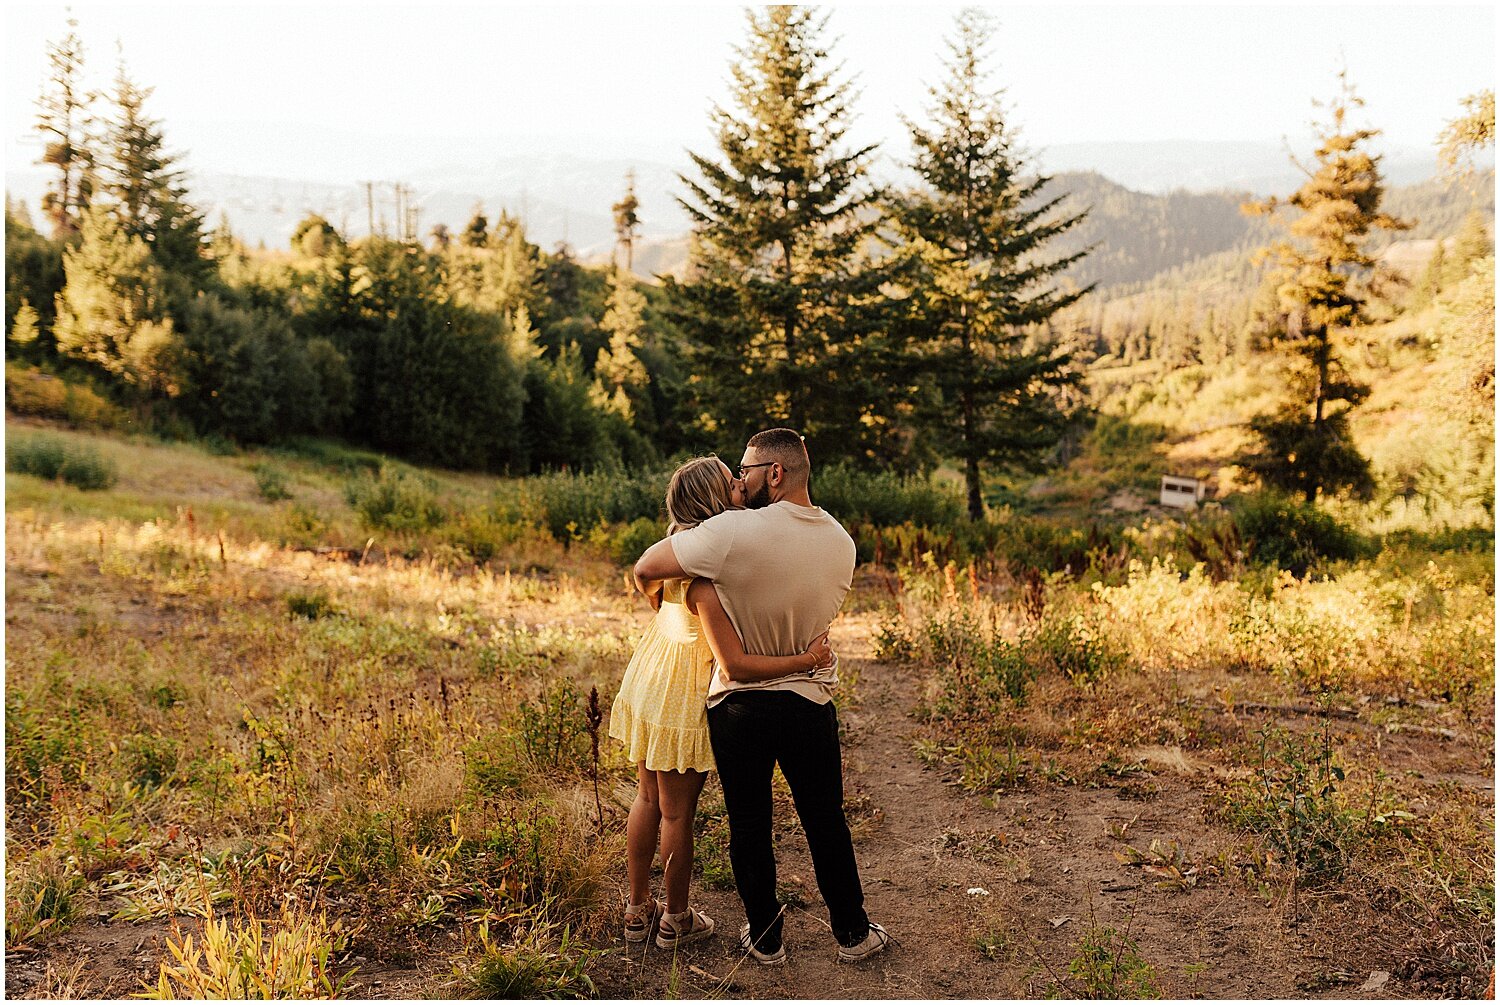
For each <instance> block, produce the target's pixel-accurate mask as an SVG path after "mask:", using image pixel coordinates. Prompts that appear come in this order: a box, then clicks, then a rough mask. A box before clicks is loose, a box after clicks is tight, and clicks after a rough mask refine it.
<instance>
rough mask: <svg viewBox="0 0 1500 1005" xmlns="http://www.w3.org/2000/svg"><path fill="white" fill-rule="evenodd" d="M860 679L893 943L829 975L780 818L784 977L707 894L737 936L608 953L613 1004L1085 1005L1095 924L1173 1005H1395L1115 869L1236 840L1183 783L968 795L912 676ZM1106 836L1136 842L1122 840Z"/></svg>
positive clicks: (874, 911) (1293, 950)
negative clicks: (1063, 1004)
mask: <svg viewBox="0 0 1500 1005" xmlns="http://www.w3.org/2000/svg"><path fill="white" fill-rule="evenodd" d="M843 651H845V650H841V652H843ZM852 662H853V666H854V668H855V669H856V670H857V671H858V674H859V684H858V687H857V688H856V689H855V695H856V696H855V697H854V699H853V700H848V701H846V703H844V704H842V705H841V713H840V714H841V717H842V721H843V725H844V730H845V761H846V787H847V790H848V791H847V803H848V804H849V805H850V806H851V807H854V811H853V812H851V822H852V826H853V829H854V831H855V835H856V851H857V854H858V856H859V862H860V870H861V874H862V877H863V879H864V884H865V894H866V901H867V907H868V909H869V912H870V915H871V917H872V918H873V919H874V920H877V921H880V922H881V923H883V924H884V925H885V926H886V927H887V928H888V929H889V930H890V931H891V933H892V934H893V935H895V936H896V938H897V939H898V940H899V941H900V946H899V947H898V948H895V949H894V950H892V951H891V952H889V953H887V954H883V955H881V956H879V957H876V958H874V959H872V960H870V961H868V962H866V963H864V964H860V965H854V966H850V965H838V964H837V963H836V962H835V959H834V955H835V951H836V947H835V943H834V941H833V939H832V936H831V934H830V933H829V931H828V928H827V924H826V912H825V911H824V910H823V907H822V904H821V901H820V899H819V898H818V895H817V889H816V885H815V884H814V883H813V881H812V869H811V864H810V859H809V857H808V854H807V846H806V844H805V842H804V841H803V840H802V836H801V833H800V830H798V829H797V828H796V826H795V819H794V817H793V816H792V815H791V813H790V812H789V811H788V812H786V813H781V812H780V810H779V811H778V814H779V815H778V819H777V827H778V832H777V838H778V849H779V851H778V861H779V863H780V878H781V880H782V882H783V883H784V884H789V885H790V886H791V888H793V889H800V890H803V891H805V897H804V899H805V901H806V905H805V907H803V908H795V909H793V910H792V911H791V916H790V918H789V921H788V923H787V926H786V936H785V939H786V946H787V952H788V957H789V960H788V965H787V966H786V967H785V968H784V969H776V968H763V967H760V966H758V965H755V964H754V963H753V962H748V961H742V959H741V954H740V953H738V952H736V951H734V934H735V933H736V932H737V931H738V928H739V925H740V924H741V923H742V921H743V917H744V915H743V912H742V910H741V908H740V905H739V903H738V900H737V898H736V897H735V895H734V893H733V892H732V891H729V892H715V891H711V890H710V891H701V892H695V897H696V898H697V899H698V902H699V903H701V905H702V907H703V909H705V910H706V911H707V912H708V913H709V914H710V915H712V916H713V917H714V918H715V919H716V920H717V922H718V924H719V927H720V930H721V931H722V932H724V933H725V935H724V936H722V937H720V936H716V937H714V938H713V939H710V940H708V941H707V942H705V943H702V944H700V945H696V946H690V947H686V948H684V949H683V950H681V951H680V953H679V956H678V958H677V959H675V960H674V958H673V955H672V954H671V953H668V952H664V951H659V950H656V949H654V948H651V949H647V950H645V951H642V950H640V949H635V950H632V951H631V952H630V953H629V954H628V955H627V954H626V953H624V952H612V953H610V954H609V955H608V957H607V958H606V960H605V961H604V962H603V964H602V965H601V966H600V968H599V969H598V971H597V972H596V980H597V981H598V983H599V991H600V994H601V996H602V997H617V998H662V997H684V998H696V997H703V996H708V995H712V994H714V993H715V992H717V993H718V994H719V995H721V996H726V997H739V998H1041V997H1048V996H1056V995H1059V994H1060V995H1061V996H1062V997H1075V996H1077V995H1079V994H1081V993H1082V991H1083V987H1082V985H1081V984H1080V983H1079V982H1078V981H1077V980H1070V979H1069V973H1068V962H1069V960H1070V959H1072V958H1074V957H1075V956H1076V955H1077V954H1078V952H1079V950H1078V943H1079V940H1080V939H1082V938H1083V937H1084V935H1085V933H1086V932H1088V931H1089V930H1090V929H1091V928H1094V927H1103V926H1111V927H1113V928H1115V929H1116V930H1117V931H1127V930H1128V932H1129V934H1130V936H1131V937H1132V938H1134V939H1136V940H1137V941H1138V943H1139V954H1140V956H1141V957H1143V958H1144V959H1145V960H1146V961H1148V962H1150V963H1151V964H1152V966H1153V968H1154V971H1155V978H1154V984H1155V987H1156V988H1157V989H1158V991H1159V992H1160V993H1161V994H1162V995H1163V996H1165V997H1176V998H1188V997H1199V996H1201V997H1210V998H1239V997H1255V998H1303V997H1309V996H1313V997H1319V996H1323V995H1328V996H1330V997H1340V998H1349V997H1365V996H1369V997H1390V996H1392V995H1400V994H1401V991H1400V989H1399V986H1398V984H1397V982H1395V981H1389V982H1388V983H1385V984H1384V986H1383V987H1381V988H1380V989H1379V990H1378V991H1371V992H1361V991H1360V990H1358V986H1359V984H1360V983H1361V982H1362V981H1364V980H1365V979H1366V978H1367V977H1368V976H1369V975H1368V974H1365V973H1361V974H1336V975H1334V977H1333V978H1332V979H1331V980H1330V979H1329V978H1328V977H1327V976H1325V971H1327V969H1328V968H1327V966H1326V963H1325V962H1324V961H1322V960H1320V959H1318V958H1316V957H1311V956H1307V955H1306V954H1304V952H1302V951H1301V950H1300V949H1299V948H1298V943H1299V940H1298V938H1297V936H1296V935H1295V933H1291V932H1289V930H1288V929H1287V927H1286V926H1285V925H1284V924H1283V921H1282V917H1283V915H1282V911H1281V909H1280V908H1279V907H1278V906H1273V905H1268V904H1267V902H1266V901H1265V900H1262V899H1260V898H1259V897H1256V896H1255V895H1253V894H1251V893H1250V892H1248V891H1246V890H1245V889H1244V888H1243V887H1242V886H1241V885H1240V884H1238V883H1236V882H1232V881H1226V880H1224V879H1222V878H1214V877H1213V876H1212V875H1209V876H1205V877H1202V878H1201V881H1200V882H1199V884H1198V885H1197V886H1196V887H1194V888H1191V889H1187V890H1180V891H1164V890H1158V889H1155V888H1154V880H1153V879H1152V878H1150V877H1143V876H1142V874H1141V870H1140V869H1139V868H1138V867H1131V866H1128V865H1124V864H1122V863H1121V862H1120V861H1119V860H1118V859H1117V858H1116V852H1117V851H1119V850H1120V849H1122V848H1123V847H1124V844H1125V843H1126V842H1128V843H1129V844H1130V845H1133V846H1135V847H1137V848H1146V847H1148V846H1149V845H1150V842H1151V841H1152V839H1159V840H1161V841H1162V842H1164V843H1166V842H1171V841H1177V842H1179V844H1180V845H1181V846H1182V847H1183V849H1184V851H1185V852H1186V853H1187V855H1188V856H1189V861H1192V862H1209V861H1211V860H1212V859H1213V858H1214V857H1215V856H1219V855H1222V854H1225V853H1226V852H1227V850H1228V848H1229V846H1230V844H1231V843H1232V836H1231V835H1228V834H1225V833H1224V832H1222V831H1221V830H1219V829H1217V828H1214V827H1212V826H1210V825H1207V824H1205V823H1204V822H1203V816H1202V813H1201V804H1202V800H1203V796H1202V793H1201V792H1200V791H1198V790H1196V789H1195V788H1194V787H1193V786H1192V785H1190V784H1188V783H1187V782H1186V780H1184V779H1182V778H1180V777H1177V776H1174V775H1172V774H1170V773H1168V772H1166V771H1165V770H1164V771H1162V772H1160V773H1158V774H1156V775H1154V776H1152V777H1151V778H1150V779H1148V780H1146V784H1141V782H1140V780H1136V781H1134V782H1133V783H1132V784H1125V785H1122V787H1121V788H1119V789H1104V788H1091V787H1087V786H1083V785H1062V784H1057V785H1053V784H1046V783H1042V784H1040V785H1038V786H1036V787H1032V788H1029V789H1023V790H1019V791H1015V792H1011V793H1007V794H1004V795H1002V796H1000V797H998V798H997V799H995V800H993V801H986V800H984V799H982V798H979V797H976V796H973V795H969V794H966V793H964V792H963V791H962V790H960V789H959V788H958V787H956V786H954V785H950V784H946V783H945V782H944V780H943V776H942V773H941V771H940V770H936V769H932V768H927V767H924V766H923V765H922V763H921V762H920V761H919V760H918V759H917V757H916V755H915V753H914V750H913V741H914V739H915V738H916V737H917V736H918V735H920V727H919V724H918V723H917V722H915V721H914V720H913V719H912V718H911V716H910V713H911V710H912V709H913V708H914V707H915V706H916V705H917V703H918V699H919V693H918V690H919V683H918V680H917V673H918V672H917V671H915V670H908V669H901V668H895V667H890V666H885V665H882V664H876V663H874V662H871V661H868V660H858V659H856V660H854V661H852ZM1112 826H1113V827H1114V828H1116V829H1117V832H1118V829H1119V828H1121V827H1124V828H1126V831H1125V841H1124V842H1122V841H1120V840H1117V839H1116V838H1115V837H1114V836H1112V835H1111V827H1112ZM1210 871H1211V870H1210ZM622 887H623V878H622ZM623 946H624V943H623V942H622V941H619V940H618V939H617V940H616V942H615V943H614V945H613V946H612V947H610V948H614V949H617V950H619V949H621V948H622V947H623Z"/></svg>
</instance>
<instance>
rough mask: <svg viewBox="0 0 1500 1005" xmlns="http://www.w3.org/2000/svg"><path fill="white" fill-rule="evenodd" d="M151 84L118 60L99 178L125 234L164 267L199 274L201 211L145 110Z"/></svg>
mask: <svg viewBox="0 0 1500 1005" xmlns="http://www.w3.org/2000/svg"><path fill="white" fill-rule="evenodd" d="M152 90H153V88H150V87H141V86H140V85H138V84H137V83H136V82H135V81H134V80H132V79H131V78H130V75H129V74H128V73H127V72H126V70H125V63H124V61H123V60H122V61H121V62H120V65H119V68H118V71H117V72H116V74H115V88H114V92H113V94H112V95H111V97H112V99H113V102H114V114H113V115H112V117H111V118H110V119H109V121H108V128H107V132H106V135H105V140H104V157H103V164H102V165H101V167H102V171H101V175H102V177H101V181H102V183H103V187H104V190H105V191H106V192H107V193H108V195H109V196H110V199H111V201H112V203H113V208H114V211H115V213H116V215H117V216H118V217H119V219H120V225H121V227H122V229H123V230H124V231H125V233H126V234H127V235H129V236H131V237H138V238H140V239H141V240H142V241H144V242H145V243H146V245H147V247H149V248H150V249H151V253H152V255H153V257H155V259H156V261H157V262H158V263H159V264H160V265H161V266H162V267H163V268H165V269H167V270H169V271H172V272H178V273H183V274H186V275H189V276H195V277H201V276H202V275H203V274H204V273H205V272H206V270H207V266H208V261H207V259H206V258H205V256H204V253H203V252H204V233H203V215H202V214H201V213H199V212H198V210H196V209H194V208H193V207H192V206H191V205H189V204H188V202H187V188H186V187H185V186H184V184H183V177H184V172H183V171H182V169H181V168H179V167H178V166H177V164H178V161H179V159H180V158H179V157H178V155H176V154H171V153H168V152H167V149H166V137H165V134H164V133H163V131H162V126H161V120H159V119H153V118H151V117H150V116H149V115H147V114H146V111H145V105H146V100H147V99H148V98H150V97H151V92H152Z"/></svg>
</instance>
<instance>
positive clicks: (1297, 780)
mask: <svg viewBox="0 0 1500 1005" xmlns="http://www.w3.org/2000/svg"><path fill="white" fill-rule="evenodd" d="M1256 744H1257V748H1258V751H1259V758H1258V762H1257V764H1256V768H1255V777H1254V779H1253V780H1250V781H1248V782H1245V783H1243V784H1242V785H1240V786H1239V787H1238V788H1236V789H1234V790H1231V792H1230V793H1229V794H1228V795H1227V797H1226V801H1225V809H1224V816H1225V817H1226V819H1227V820H1228V821H1229V822H1230V823H1232V824H1235V825H1237V826H1240V827H1244V828H1245V829H1247V830H1250V831H1253V832H1255V833H1257V834H1260V835H1262V836H1263V837H1264V838H1265V839H1266V841H1267V842H1268V843H1269V844H1270V846H1271V848H1272V849H1273V850H1274V851H1275V852H1276V853H1277V854H1278V855H1279V856H1280V857H1281V860H1282V862H1283V863H1284V864H1285V865H1287V866H1288V867H1290V868H1291V869H1292V871H1293V876H1294V877H1295V878H1296V879H1298V880H1299V881H1303V882H1306V881H1319V880H1327V879H1332V878H1336V877H1337V876H1338V875H1339V874H1340V873H1342V872H1343V870H1344V868H1345V866H1346V865H1347V864H1348V862H1349V858H1350V854H1351V851H1352V849H1353V847H1354V845H1355V843H1357V841H1358V840H1359V837H1360V823H1361V820H1362V817H1361V815H1360V814H1359V813H1358V812H1356V811H1354V810H1352V809H1350V808H1348V807H1346V806H1345V805H1344V803H1343V800H1342V799H1341V798H1340V797H1339V787H1340V786H1341V785H1343V782H1344V769H1343V768H1342V767H1341V766H1340V765H1339V763H1338V759H1337V758H1336V757H1335V756H1334V751H1333V737H1332V732H1331V730H1330V729H1329V727H1328V724H1327V720H1324V725H1323V730H1322V732H1321V733H1316V734H1309V735H1306V736H1299V735H1297V734H1295V733H1291V732H1289V731H1287V730H1285V729H1280V728H1275V727H1272V728H1268V729H1262V730H1260V731H1259V732H1258V733H1257V735H1256Z"/></svg>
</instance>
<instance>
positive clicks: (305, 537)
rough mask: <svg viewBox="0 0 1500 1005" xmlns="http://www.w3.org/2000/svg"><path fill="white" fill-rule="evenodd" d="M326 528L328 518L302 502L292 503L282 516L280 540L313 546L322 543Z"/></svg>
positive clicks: (292, 543)
mask: <svg viewBox="0 0 1500 1005" xmlns="http://www.w3.org/2000/svg"><path fill="white" fill-rule="evenodd" d="M328 530H329V523H328V518H327V517H325V516H324V515H323V514H322V513H320V512H318V510H317V509H316V508H315V507H312V506H308V505H305V504H303V503H293V504H292V505H291V507H290V508H289V509H288V510H287V511H286V513H285V515H284V516H283V517H282V531H281V537H282V540H283V541H285V543H287V544H290V545H292V546H294V547H299V548H315V547H317V546H318V545H320V544H322V543H323V539H324V538H325V537H326V536H327V534H328Z"/></svg>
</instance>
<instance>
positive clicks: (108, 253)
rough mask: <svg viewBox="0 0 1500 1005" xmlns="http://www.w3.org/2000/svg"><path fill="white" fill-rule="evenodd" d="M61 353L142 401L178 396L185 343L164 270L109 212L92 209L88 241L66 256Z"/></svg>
mask: <svg viewBox="0 0 1500 1005" xmlns="http://www.w3.org/2000/svg"><path fill="white" fill-rule="evenodd" d="M63 270H64V272H65V273H66V275H67V285H66V286H64V287H63V292H62V293H61V295H59V296H58V299H57V324H56V327H55V328H54V330H53V334H54V337H55V338H56V340H57V348H58V351H59V352H61V353H62V354H64V355H68V356H74V357H76V358H79V359H83V360H86V361H88V362H90V363H93V364H95V365H96V366H98V367H99V368H100V369H102V370H103V371H105V372H106V373H108V374H111V375H113V376H115V377H118V378H120V379H121V380H123V381H124V382H125V383H126V384H127V385H129V386H131V387H133V388H134V389H135V390H136V395H137V397H138V398H142V399H143V398H145V397H149V396H151V395H153V394H165V395H168V396H171V395H175V394H176V393H177V391H178V389H179V386H178V382H177V374H176V369H177V363H178V356H179V350H180V345H179V342H178V339H177V336H176V333H175V332H174V331H173V325H172V320H171V318H169V317H166V315H165V313H164V307H163V301H164V296H163V293H162V270H161V267H160V266H159V265H157V264H156V263H155V262H154V261H153V260H152V257H151V251H150V249H149V248H147V247H146V242H145V241H143V240H141V239H140V238H139V237H136V236H133V235H130V234H127V233H126V232H125V230H124V228H123V227H122V226H121V225H120V223H119V221H118V220H117V219H116V218H115V216H114V214H113V213H111V212H109V211H108V210H107V209H105V208H104V207H102V206H97V205H96V206H91V207H89V208H88V209H87V210H85V211H84V214H83V218H82V221H81V229H80V241H79V244H78V246H77V247H76V248H70V249H68V250H67V251H65V252H64V253H63Z"/></svg>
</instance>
